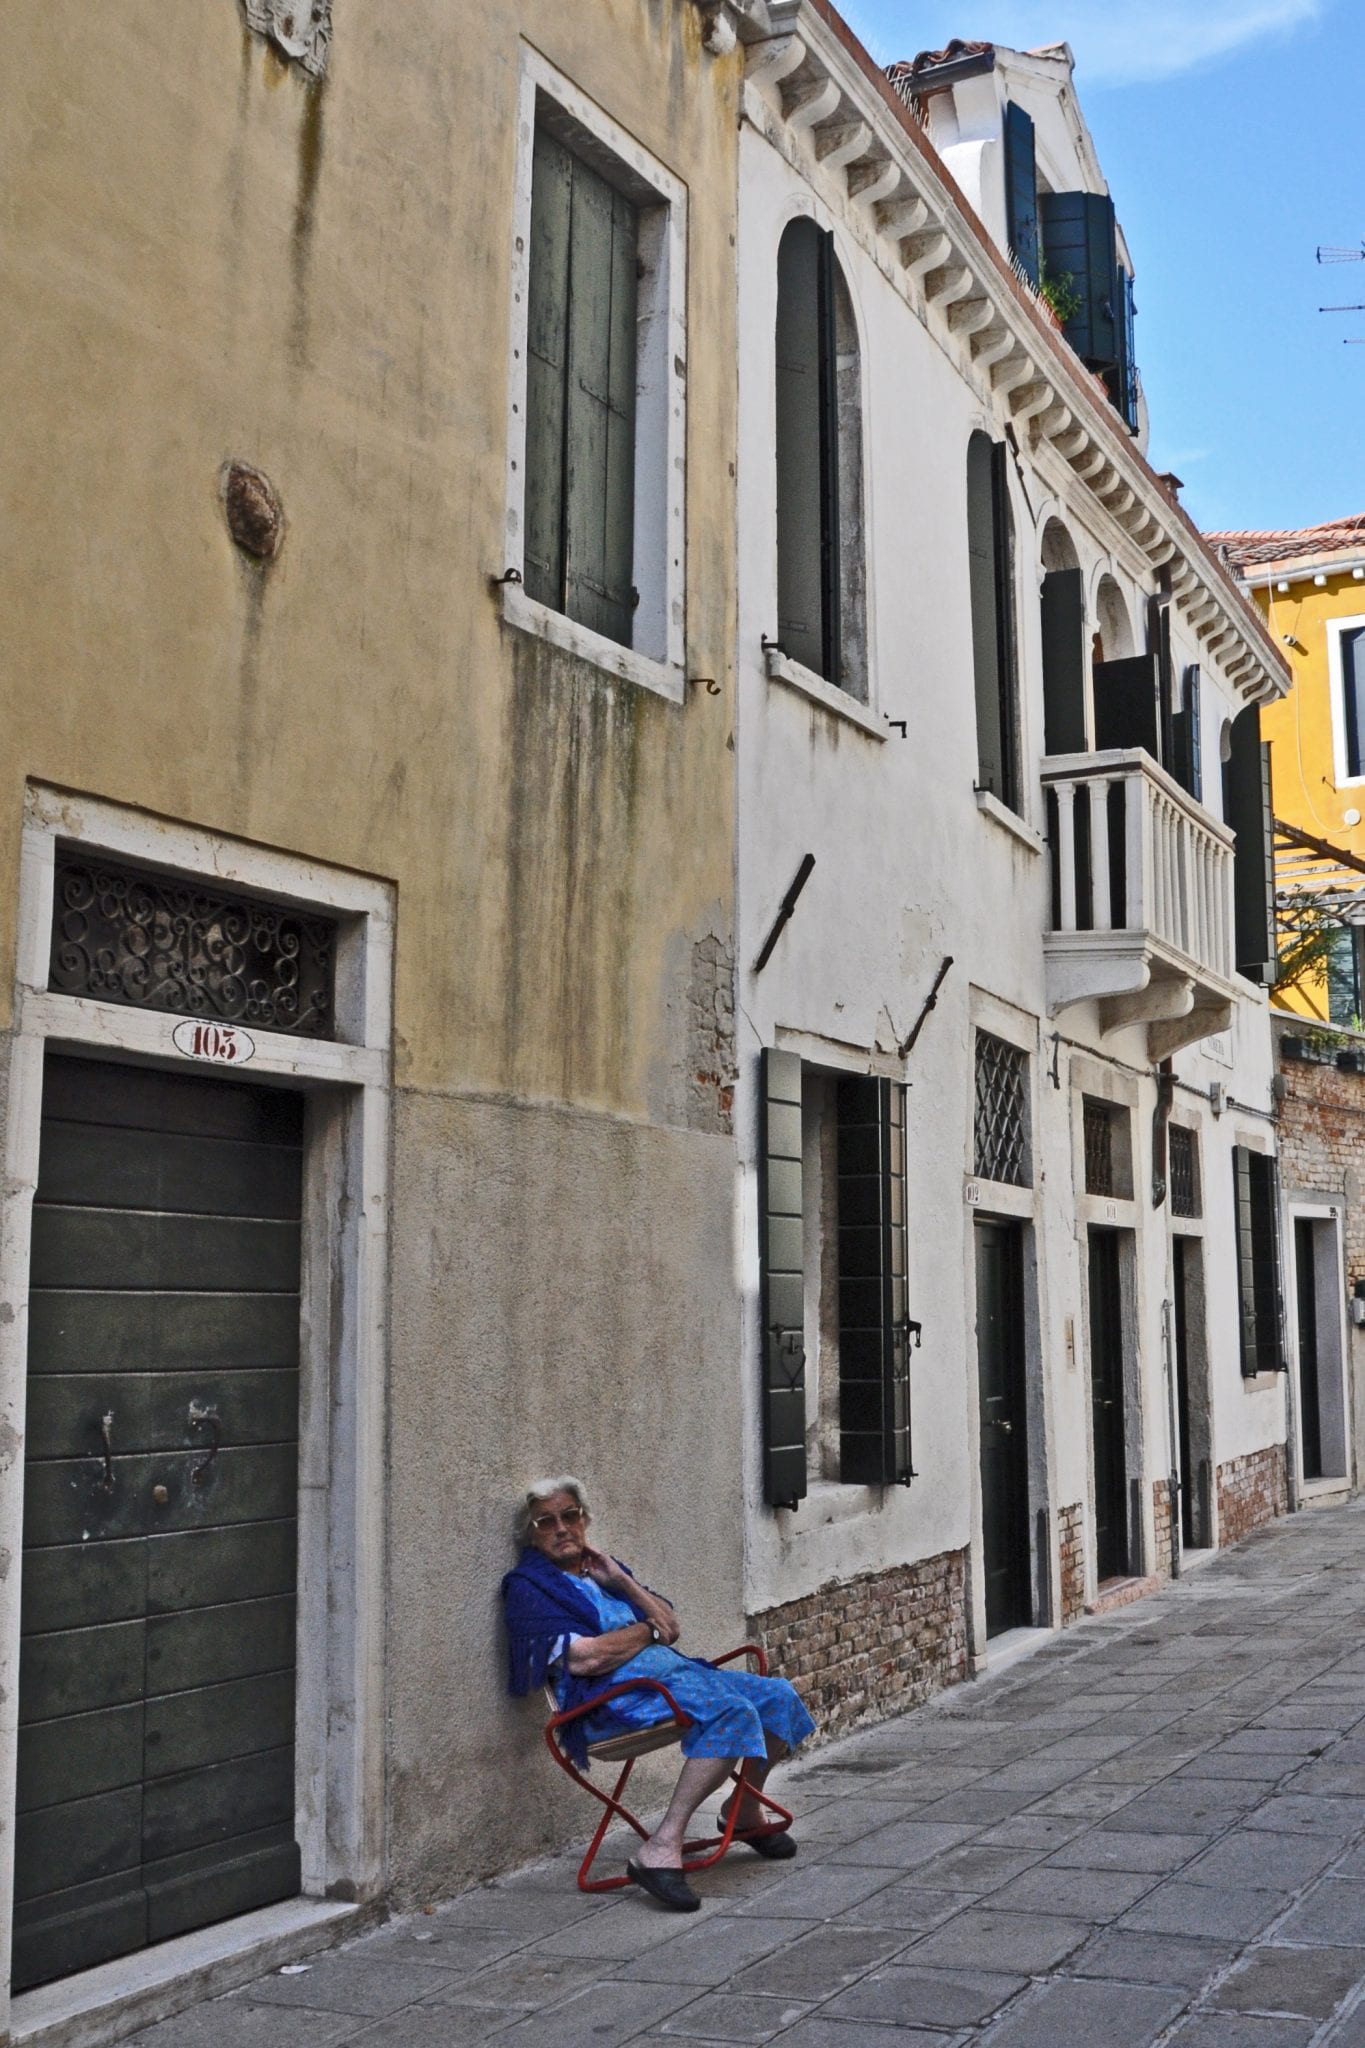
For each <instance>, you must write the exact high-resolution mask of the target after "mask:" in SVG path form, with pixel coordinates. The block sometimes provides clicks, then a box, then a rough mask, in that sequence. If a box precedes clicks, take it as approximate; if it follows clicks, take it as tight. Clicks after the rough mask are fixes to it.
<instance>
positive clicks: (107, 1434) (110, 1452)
mask: <svg viewBox="0 0 1365 2048" xmlns="http://www.w3.org/2000/svg"><path fill="white" fill-rule="evenodd" d="M100 1436H101V1437H102V1438H103V1441H104V1476H103V1478H102V1479H101V1480H100V1485H101V1486H102V1487H103V1489H104V1491H105V1492H106V1493H112V1492H113V1490H114V1411H113V1409H112V1408H110V1409H108V1410H107V1411H106V1413H105V1414H103V1415H102V1416H101V1417H100Z"/></svg>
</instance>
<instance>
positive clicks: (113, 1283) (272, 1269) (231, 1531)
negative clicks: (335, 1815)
mask: <svg viewBox="0 0 1365 2048" xmlns="http://www.w3.org/2000/svg"><path fill="white" fill-rule="evenodd" d="M301 1160H302V1103H301V1101H300V1099H299V1098H298V1097H297V1096H293V1095H290V1094H287V1093H285V1092H284V1091H282V1090H275V1089H268V1088H255V1087H250V1086H247V1085H244V1084H243V1083H241V1082H239V1081H232V1082H223V1081H219V1080H217V1079H208V1078H203V1077H200V1076H199V1075H189V1076H187V1075H181V1074H166V1073H160V1072H152V1071H149V1070H144V1069H141V1068H136V1067H122V1066H112V1065H105V1064H103V1063H100V1062H97V1061H93V1060H80V1059H67V1058H60V1057H54V1056H49V1058H48V1062H47V1069H46V1078H45V1085H44V1096H43V1141H42V1156H41V1164H40V1169H39V1177H38V1189H37V1197H36V1202H35V1207H34V1214H33V1254H32V1268H31V1297H30V1318H31V1320H30V1336H29V1354H28V1368H29V1379H28V1428H27V1440H26V1448H25V1482H24V1551H23V1619H22V1631H23V1634H22V1643H21V1649H20V1662H19V1721H20V1728H19V1764H18V1817H17V1822H16V1874H15V1916H14V1917H15V1928H14V1935H15V1947H14V1978H13V1981H14V1986H15V1988H16V1989H22V1988H24V1987H25V1986H28V1985H33V1984H40V1983H45V1982H47V1981H48V1980H49V1979H51V1978H54V1977H60V1976H65V1975H66V1974H68V1973H69V1972H71V1971H74V1970H80V1969H86V1968H88V1967H90V1966H91V1965H92V1964H94V1963H98V1962H103V1961H105V1960H107V1959H108V1958H109V1957H111V1956H117V1955H123V1954H126V1953H127V1952H128V1951H130V1950H132V1949H137V1948H141V1947H143V1946H145V1945H146V1944H147V1943H150V1942H155V1941H162V1940H165V1939H166V1938H167V1937H169V1936H171V1935H175V1934H181V1933H184V1932H186V1931H187V1930H188V1929H190V1928H193V1927H201V1926H204V1925H206V1924H207V1923H208V1922H210V1921H214V1920H220V1919H225V1918H227V1917H228V1916H229V1915H231V1914H234V1913H242V1912H246V1911H248V1910H249V1909H251V1908H253V1907H256V1906H261V1905H266V1904H269V1903H271V1902H273V1901H275V1900H278V1899H282V1898H288V1897H291V1896H292V1895H293V1894H294V1893H296V1892H297V1891H298V1889H299V1852H298V1848H297V1845H296V1843H295V1840H294V1594H295V1571H296V1565H295V1558H296V1513H297V1502H298V1345H299V1201H300V1174H301Z"/></svg>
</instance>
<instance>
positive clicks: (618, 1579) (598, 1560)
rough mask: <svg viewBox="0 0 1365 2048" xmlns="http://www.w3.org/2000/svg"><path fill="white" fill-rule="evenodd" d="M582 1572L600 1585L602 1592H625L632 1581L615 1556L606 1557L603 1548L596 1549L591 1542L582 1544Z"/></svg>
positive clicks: (595, 1583)
mask: <svg viewBox="0 0 1365 2048" xmlns="http://www.w3.org/2000/svg"><path fill="white" fill-rule="evenodd" d="M583 1574H584V1577H585V1578H589V1579H591V1580H592V1581H593V1583H594V1585H598V1586H600V1587H601V1588H602V1591H603V1592H604V1593H625V1592H626V1591H627V1590H628V1588H629V1587H630V1586H631V1585H632V1583H633V1581H632V1580H631V1579H630V1577H629V1576H628V1574H627V1573H625V1572H623V1571H622V1570H621V1567H620V1566H619V1565H618V1564H617V1562H616V1560H615V1558H612V1557H608V1556H607V1553H606V1551H605V1550H598V1549H596V1548H595V1547H594V1545H592V1544H591V1543H585V1544H584V1545H583Z"/></svg>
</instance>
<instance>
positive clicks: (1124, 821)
mask: <svg viewBox="0 0 1365 2048" xmlns="http://www.w3.org/2000/svg"><path fill="white" fill-rule="evenodd" d="M1042 782H1043V790H1044V793H1045V795H1046V798H1047V811H1048V838H1049V842H1050V845H1051V851H1052V906H1051V918H1050V925H1049V930H1048V932H1047V935H1046V937H1045V939H1044V942H1043V947H1044V955H1045V958H1046V962H1047V992H1048V1008H1049V1010H1050V1011H1051V1012H1052V1013H1053V1014H1054V1015H1055V1014H1056V1013H1057V1012H1058V1011H1059V1010H1064V1009H1066V1008H1067V1007H1068V1006H1069V1005H1070V1004H1072V1003H1082V1002H1097V1003H1098V1006H1099V1020H1100V1027H1101V1029H1102V1030H1104V1031H1118V1030H1123V1029H1126V1028H1127V1027H1129V1026H1132V1025H1136V1024H1145V1025H1146V1027H1147V1050H1148V1055H1149V1057H1150V1058H1152V1059H1153V1060H1159V1059H1164V1058H1165V1057H1166V1056H1167V1055H1168V1054H1169V1053H1172V1052H1175V1051H1176V1050H1177V1049H1178V1048H1179V1047H1180V1046H1182V1045H1188V1044H1190V1043H1191V1041H1193V1040H1195V1039H1199V1038H1206V1037H1208V1036H1209V1035H1210V1034H1212V1033H1213V1032H1216V1031H1223V1030H1226V1028H1227V1027H1228V1025H1229V1023H1230V1022H1231V1018H1232V1005H1233V1002H1234V1000H1235V998H1236V996H1237V993H1238V988H1237V983H1236V980H1235V978H1234V977H1235V971H1236V969H1235V962H1234V959H1233V909H1232V852H1233V835H1232V833H1231V832H1229V831H1228V829H1227V827H1226V826H1225V825H1223V824H1221V823H1220V822H1219V820H1218V819H1216V818H1214V817H1212V816H1211V815H1210V814H1209V812H1207V811H1206V810H1205V809H1204V807H1203V805H1202V804H1200V803H1197V802H1196V801H1195V799H1194V798H1193V797H1192V796H1190V795H1189V794H1188V792H1187V791H1185V790H1183V789H1182V788H1181V787H1180V785H1179V783H1178V782H1176V781H1174V780H1173V778H1172V777H1171V776H1169V775H1168V774H1167V773H1166V772H1165V770H1164V769H1162V768H1159V767H1158V766H1157V764H1156V762H1155V761H1154V760H1153V759H1152V757H1151V756H1150V754H1148V753H1146V752H1145V751H1144V750H1143V749H1141V748H1116V749H1114V750H1112V751H1110V752H1106V753H1096V754H1052V755H1049V756H1048V757H1047V759H1046V760H1044V762H1043V765H1042Z"/></svg>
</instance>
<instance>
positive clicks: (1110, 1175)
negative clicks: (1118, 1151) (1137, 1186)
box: [1085, 1102, 1118, 1195]
mask: <svg viewBox="0 0 1365 2048" xmlns="http://www.w3.org/2000/svg"><path fill="white" fill-rule="evenodd" d="M1085 1191H1086V1193H1087V1194H1088V1195H1112V1194H1116V1193H1117V1192H1118V1190H1117V1188H1116V1187H1115V1184H1114V1114H1113V1111H1112V1110H1111V1109H1110V1108H1109V1106H1108V1104H1107V1103H1104V1102H1087V1103H1086V1105H1085Z"/></svg>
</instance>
